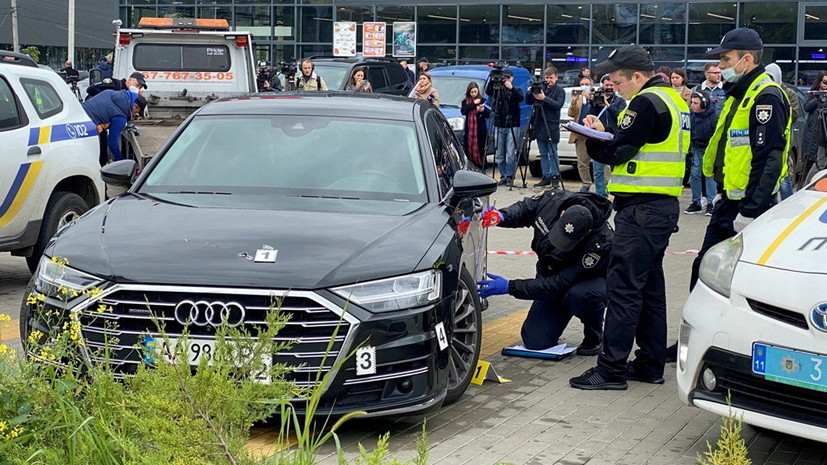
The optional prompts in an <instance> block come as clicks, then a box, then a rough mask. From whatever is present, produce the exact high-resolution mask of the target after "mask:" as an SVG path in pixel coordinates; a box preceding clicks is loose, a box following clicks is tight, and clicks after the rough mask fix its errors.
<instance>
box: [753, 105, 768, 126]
mask: <svg viewBox="0 0 827 465" xmlns="http://www.w3.org/2000/svg"><path fill="white" fill-rule="evenodd" d="M771 118H772V105H755V119H757V120H758V122H759V123H761V124H767V122H768V121H769V120H770V119H771Z"/></svg>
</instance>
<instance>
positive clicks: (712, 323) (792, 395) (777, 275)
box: [677, 262, 827, 442]
mask: <svg viewBox="0 0 827 465" xmlns="http://www.w3.org/2000/svg"><path fill="white" fill-rule="evenodd" d="M782 282H783V283H784V284H785V285H784V286H778V283H782ZM732 289H733V290H732V295H731V298H726V297H724V296H722V295H720V294H718V293H717V292H715V291H713V290H712V289H710V288H709V287H707V286H706V285H705V284H704V283H703V282H700V281H699V282H698V284H697V286H696V287H695V289H694V290H693V292H692V294H691V295H690V297H689V299H688V301H687V303H686V305H685V306H684V310H683V324H682V328H681V331H682V334H681V340H682V342H683V341H685V342H686V344H685V345H684V344H681V347H679V361H678V368H677V381H678V394H679V396H680V398H681V400H682V401H683V402H684V403H686V404H689V405H694V406H696V407H699V408H701V409H703V410H707V411H710V412H713V413H717V414H719V415H729V414H730V411H731V412H732V413H735V414H736V415H737V416H738V417H741V416H743V420H744V421H745V422H747V423H749V424H753V425H756V426H760V427H764V428H768V429H772V430H776V431H780V432H783V433H787V434H792V435H796V436H800V437H804V438H808V439H812V440H816V441H822V442H827V393H825V392H819V391H816V390H813V389H808V388H804V387H798V386H792V385H788V384H782V383H779V382H776V381H770V380H768V379H765V378H764V376H763V375H759V374H756V373H753V370H752V348H753V344H754V343H763V344H768V345H772V346H778V347H785V348H790V349H797V350H800V351H805V352H810V353H816V354H825V353H827V334H825V333H821V332H818V331H816V330H815V329H811V328H810V326H811V325H809V324H808V322H807V318H806V316H805V314H806V313H807V312H808V311H809V309H811V308H812V306H813V304H815V303H817V302H820V301H823V300H824V299H823V294H822V295H821V296H818V293H819V292H823V289H824V278H823V276H818V275H808V274H802V273H794V272H791V271H784V270H778V269H772V268H768V267H763V266H758V265H753V264H748V263H743V262H741V263H739V264H738V268H737V271H736V274H735V279H734V280H733V285H732ZM682 351H684V352H685V358H684V357H681V356H680V355H681V352H682ZM705 370H711V371H712V373H714V375H715V379H716V386H715V388H714V389H709V384H708V383H704V381H703V379H702V378H703V373H704V371H705ZM728 393H729V394H730V395H731V407H732V408H731V410H730V407H729V406H728V405H727V394H728Z"/></svg>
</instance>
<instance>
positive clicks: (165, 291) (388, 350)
mask: <svg viewBox="0 0 827 465" xmlns="http://www.w3.org/2000/svg"><path fill="white" fill-rule="evenodd" d="M275 293H276V294H277V295H278V294H279V292H275ZM194 295H197V296H198V299H195V300H199V299H200V300H207V301H214V300H219V301H228V300H232V301H233V302H239V303H241V304H242V305H244V306H245V308H246V309H247V315H246V321H250V322H252V321H258V322H263V320H264V318H265V315H266V312H267V311H269V307H268V305H267V304H266V302H267V301H269V300H270V295H271V291H264V290H261V291H253V290H250V289H225V288H186V287H177V286H145V285H115V286H112V287H110V288H107V289H105V290H104V291H103V292H102V293H101V294H100V295H99V296H98V297H99V299H100V303H103V304H105V305H107V306H110V307H112V308H113V311H112V312H111V313H108V312H107V313H98V312H96V311H95V310H94V307H96V306H97V305H98V302H97V300H96V301H95V303H94V304H92V303H91V301H86V303H81V304H78V305H76V306H75V307H73V308H72V311H76V312H79V314H80V322H81V334H82V336H83V340H84V344H83V347H84V350H83V352H84V355H85V357H86V358H87V360H88V361H90V362H93V363H104V362H109V363H110V364H111V366H112V369H113V371H114V372H115V373H116V375H119V376H121V377H123V376H130V375H132V374H134V373H135V372H136V370H137V367H138V365H139V364H140V363H141V361H142V358H143V357H144V351H143V350H142V349H141V347H142V346H143V341H144V338H145V337H146V336H147V335H149V336H152V337H155V338H156V339H158V338H160V335H159V334H158V331H157V329H156V326H155V324H154V323H153V322H152V319H151V317H150V315H154V316H155V317H156V318H158V317H160V318H159V319H160V320H161V321H162V322H163V323H164V325H165V333H166V335H167V337H171V338H172V337H180V336H181V333H182V330H183V326H182V325H180V324H179V323H178V322H177V321H176V320H175V317H174V314H173V312H174V305H175V304H174V302H179V301H181V300H183V299H187V298H191V297H192V296H194ZM284 295H286V296H287V297H285V300H284V301H283V303H282V309H281V312H282V313H290V314H291V319H290V320H289V321H288V324H287V326H285V328H284V329H283V330H282V331H280V332H279V333H278V334H277V336H276V338H275V339H277V340H279V341H284V342H291V343H292V344H293V346H292V347H291V348H290V349H289V350H287V351H283V352H280V353H278V354H276V355H275V356H274V357H273V363H274V364H286V365H288V366H294V367H296V368H295V369H294V370H293V371H292V372H291V373H289V374H288V377H287V378H288V379H289V380H291V381H293V382H295V383H296V384H297V385H298V386H305V387H312V386H314V385H315V384H316V379H322V388H323V389H324V394H323V396H322V398H321V401H320V403H319V405H318V407H317V410H316V414H317V415H328V414H333V415H339V414H344V413H348V412H353V411H365V412H367V413H368V415H370V416H386V415H405V414H414V413H422V412H425V411H430V410H432V409H437V408H439V407H440V406H441V405H442V402H443V400H444V399H445V396H446V394H447V385H448V384H447V383H448V381H447V380H448V375H447V369H448V368H447V367H448V356H449V350H447V349H445V350H440V349H439V345H438V342H437V338H436V332H435V326H436V324H437V323H438V322H444V324H445V325H446V330H448V331H450V329H448V326H449V324H448V315H450V314H451V312H450V310H449V309H450V308H451V304H452V302H451V300H452V298H453V295H450V296H448V297H446V298H444V299H443V300H442V301H440V302H438V303H436V304H433V305H430V306H426V307H421V308H417V309H411V310H401V311H395V312H387V313H370V312H368V311H366V310H364V309H361V308H359V307H357V306H355V305H352V304H347V302H345V301H344V300H343V299H341V298H339V297H338V296H336V295H335V294H333V293H331V292H328V291H318V292H311V291H290V292H288V293H284ZM291 299H292V300H291ZM171 303H172V305H170V304H171ZM24 305H25V303H24ZM45 309H46V310H48V308H45ZM150 309H151V310H150ZM113 323H114V324H115V325H116V326H113ZM245 324H246V323H245ZM250 324H252V323H250ZM337 327H338V329H336V328H337ZM34 329H39V330H41V331H43V332H47V331H48V328H45V327H35V328H34ZM189 330H190V337H191V338H192V339H207V340H209V339H210V338H211V334H212V338H213V339H214V332H215V331H214V329H212V328H209V327H204V328H199V327H193V325H190V326H189ZM23 337H25V336H23ZM111 338H117V341H116V342H115V343H110V344H106V343H105V342H104V341H106V340H107V339H111ZM331 340H332V341H333V342H332V343H331ZM362 346H372V347H374V348H375V350H376V360H375V365H376V372H375V373H371V374H357V370H356V359H355V357H354V356H353V352H354V351H355V350H356V349H357V348H359V347H362ZM104 348H109V349H111V354H109V355H108V358H103V357H99V356H96V355H95V353H96V351H95V349H104ZM325 354H327V355H325ZM29 355H30V356H33V354H29ZM317 376H318V378H317ZM295 406H296V408H297V410H299V411H302V410H303V408H302V407H303V404H302V402H301V401H300V400H299V401H297V402H296V403H295Z"/></svg>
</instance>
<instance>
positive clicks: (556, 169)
mask: <svg viewBox="0 0 827 465" xmlns="http://www.w3.org/2000/svg"><path fill="white" fill-rule="evenodd" d="M539 72H540V69H539V68H538V69H537V73H539ZM543 79H544V81H540V80H539V76H535V79H534V81H532V82H531V87H530V88H529V92H528V94H527V95H526V96H525V103H527V104H529V105H537V106H539V108H538V109H536V110H533V111H532V112H531V114H532V116H533V119H532V121H531V123H532V125H533V127H534V134H533V135H532V136H533V137H534V138H535V139H536V140H537V148H538V149H539V150H540V166H541V167H542V170H543V179H542V180H541V181H540V182H538V183H537V184H535V185H534V187H545V186H549V185H551V187H552V188H553V189H557V188H559V187H560V159H559V157H558V156H557V144H559V143H560V109H561V108H563V104H565V102H566V92H565V91H564V90H563V89H562V88H560V87H559V86H558V85H557V68H555V67H554V66H549V67H548V68H546V70H545V71H544V72H543Z"/></svg>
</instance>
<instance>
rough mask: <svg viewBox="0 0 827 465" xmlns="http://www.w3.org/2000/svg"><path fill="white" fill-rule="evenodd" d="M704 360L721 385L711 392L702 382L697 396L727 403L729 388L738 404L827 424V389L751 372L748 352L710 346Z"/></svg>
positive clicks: (808, 421) (798, 419)
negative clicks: (770, 378)
mask: <svg viewBox="0 0 827 465" xmlns="http://www.w3.org/2000/svg"><path fill="white" fill-rule="evenodd" d="M704 361H705V362H706V367H709V368H712V370H713V372H714V373H715V378H716V379H717V382H718V386H717V388H716V389H715V391H712V392H710V391H708V390H706V389H704V387H703V385H702V383H700V382H699V383H698V386H697V388H696V390H695V391H694V393H695V395H696V398H702V399H708V400H714V401H715V402H719V403H726V393H727V392H729V393H731V395H732V405H733V406H735V407H741V408H745V409H747V410H751V411H755V412H760V413H764V414H767V415H772V416H775V417H779V418H785V419H788V420H793V421H798V422H802V423H807V424H810V425H814V426H818V427H821V428H827V392H819V391H815V390H812V389H807V388H802V387H797V386H791V385H788V384H783V383H777V382H775V381H769V380H766V379H764V378H763V377H761V376H758V375H756V374H754V373H752V359H751V358H750V357H748V356H744V355H740V354H735V353H732V352H727V351H723V350H720V349H710V350H709V351H708V352H707V354H706V355H705V357H704Z"/></svg>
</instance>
